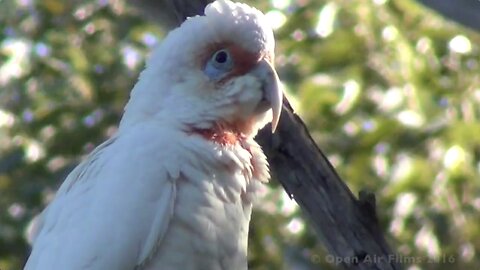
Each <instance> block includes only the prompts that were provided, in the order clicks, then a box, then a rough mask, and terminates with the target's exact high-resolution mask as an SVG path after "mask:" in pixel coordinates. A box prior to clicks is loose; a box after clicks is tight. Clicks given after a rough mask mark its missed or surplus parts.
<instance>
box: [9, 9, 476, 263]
mask: <svg viewBox="0 0 480 270" xmlns="http://www.w3.org/2000/svg"><path fill="white" fill-rule="evenodd" d="M132 2H134V1H132ZM247 2H248V3H250V4H252V5H254V6H256V7H258V8H259V9H261V10H262V11H264V12H265V13H267V16H269V18H270V21H271V23H272V26H273V27H274V28H275V32H276V38H277V41H278V45H277V50H276V51H277V59H276V66H277V70H278V72H279V74H280V77H281V79H282V80H283V83H284V84H285V87H286V89H287V92H288V93H287V95H288V97H289V99H290V100H291V102H292V103H293V105H294V107H295V108H296V110H297V111H298V113H299V114H300V115H301V117H302V118H303V119H304V121H305V122H306V123H307V125H308V127H309V129H310V131H311V134H312V136H313V137H314V138H315V140H316V141H317V142H318V144H319V146H320V147H321V148H322V149H323V150H324V152H325V153H326V154H327V156H328V157H329V159H330V160H331V162H332V163H333V164H334V165H335V167H336V168H337V170H338V172H339V174H340V175H341V176H342V178H343V179H344V180H345V181H346V182H347V184H348V185H349V187H350V188H351V189H352V191H353V192H354V193H358V191H360V190H362V189H367V190H370V191H373V192H375V194H376V196H377V203H378V214H379V218H380V224H381V226H382V229H383V230H384V232H385V235H386V237H387V239H388V241H389V243H390V244H391V245H392V247H393V248H394V249H395V250H396V251H397V252H398V253H399V254H400V255H401V256H404V257H403V258H404V259H405V260H406V261H407V262H409V264H408V267H407V268H408V269H412V270H413V269H480V256H479V252H480V227H479V221H480V179H479V176H480V119H479V117H480V109H479V105H480V64H479V60H480V48H479V44H480V35H479V34H478V33H476V32H475V31H473V30H469V29H466V28H464V27H462V26H460V25H457V24H455V23H453V22H452V21H448V20H447V19H445V18H442V17H441V16H440V15H438V14H436V13H435V12H433V11H430V10H428V9H426V8H425V7H423V6H421V5H420V4H418V3H417V2H414V1H411V0H357V1H350V0H335V1H323V0H271V1H253V0H252V1H247ZM150 15H151V14H150ZM151 17H152V16H150V18H151ZM153 17H155V16H153ZM166 32H167V29H166V28H164V27H162V25H160V24H159V23H158V21H157V20H153V21H152V20H150V19H147V18H146V16H145V14H144V13H142V11H141V10H138V9H136V8H134V7H133V6H131V5H129V4H127V3H126V1H124V0H96V1H93V0H86V1H62V0H36V1H35V0H0V269H2V270H9V269H20V268H21V267H22V266H23V264H24V262H25V260H26V257H27V256H28V253H29V246H28V244H27V240H26V231H27V228H28V224H29V222H30V221H31V219H32V218H33V217H34V216H35V215H37V214H38V213H39V212H40V211H41V210H42V209H43V208H44V207H45V205H46V204H47V203H48V202H49V201H50V200H51V199H52V197H53V196H54V194H55V190H56V189H57V188H58V186H59V185H60V184H61V182H62V181H63V179H64V177H65V176H66V175H67V174H68V173H69V171H70V170H71V169H72V168H73V167H74V166H75V165H76V164H78V162H79V161H80V160H81V159H82V158H83V157H85V155H87V154H88V153H89V152H91V151H92V149H94V147H95V146H96V145H98V144H99V143H101V142H102V141H103V140H105V138H107V137H108V136H110V135H111V134H113V133H114V132H115V130H116V126H117V123H118V121H119V118H120V116H121V114H122V109H123V106H124V105H125V103H126V101H127V99H128V95H129V91H130V89H131V88H132V86H133V85H134V84H135V81H136V78H137V76H138V73H139V72H140V71H141V69H142V68H143V65H144V61H145V58H146V57H147V56H148V54H149V53H150V52H151V50H152V49H153V47H154V46H155V45H156V44H158V43H159V42H161V40H162V37H164V35H165V33H166ZM199 34H201V33H199ZM338 214H341V213H338ZM251 226H252V228H251V233H250V246H249V249H250V250H249V260H250V269H255V270H260V269H296V270H303V269H305V270H306V269H335V268H336V266H335V265H334V264H331V263H329V262H328V261H329V257H327V256H326V253H325V251H324V249H323V248H322V244H321V243H320V242H319V241H318V240H317V238H316V236H315V233H314V232H313V231H312V230H311V228H310V227H309V224H308V221H306V220H304V219H303V218H302V215H301V213H300V211H299V209H298V207H297V206H296V204H295V203H294V202H293V201H291V200H290V199H289V198H288V197H287V196H286V194H285V193H284V191H283V190H282V188H281V187H280V186H279V185H278V183H276V181H275V180H274V179H273V180H272V181H271V183H270V184H269V185H268V186H267V187H266V188H265V191H264V193H263V197H262V199H261V200H260V202H259V203H258V207H257V210H256V211H255V213H254V216H253V221H252V223H251Z"/></svg>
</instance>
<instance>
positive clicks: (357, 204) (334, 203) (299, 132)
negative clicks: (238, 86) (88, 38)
mask: <svg viewBox="0 0 480 270" xmlns="http://www.w3.org/2000/svg"><path fill="white" fill-rule="evenodd" d="M138 2H140V3H141V5H142V7H143V9H145V8H147V9H148V10H149V13H152V11H154V10H158V11H159V12H167V10H168V9H165V7H166V6H168V7H169V8H170V9H171V10H169V12H171V14H170V15H169V16H166V15H162V16H156V17H161V18H167V17H168V18H169V21H168V23H172V22H173V24H175V22H176V24H177V25H179V24H180V23H182V22H183V21H184V20H185V19H186V18H187V17H189V16H193V15H201V14H203V9H204V7H205V6H206V5H207V4H208V3H209V2H212V1H210V0H196V1H188V0H169V1H167V3H165V2H164V3H161V4H160V5H161V6H162V8H155V6H157V7H158V6H159V4H158V2H159V1H154V0H142V1H138ZM160 2H161V1H160ZM172 15H173V16H172ZM256 140H257V141H258V142H259V144H260V145H261V146H262V148H263V150H264V152H265V154H266V155H267V158H268V161H269V164H270V167H271V169H272V173H273V175H274V178H275V179H277V180H278V181H279V182H280V183H281V184H282V186H283V187H284V189H285V191H286V192H287V193H288V195H289V196H290V197H291V198H293V199H294V200H295V201H296V202H297V203H298V204H299V205H300V208H301V209H302V211H303V213H304V214H305V215H307V216H308V217H309V219H310V221H311V224H312V226H313V227H314V228H315V230H316V232H317V233H318V235H319V237H320V239H321V240H322V242H323V244H324V245H325V247H326V248H327V250H328V252H329V253H330V254H331V255H332V256H333V257H332V258H334V259H335V260H337V263H338V264H340V265H342V266H343V267H344V268H345V269H362V270H364V269H382V270H387V269H400V264H399V263H397V260H396V259H399V257H396V256H395V255H394V253H393V252H392V251H391V249H390V248H389V246H388V244H387V243H386V241H385V239H384V237H383V234H382V230H381V229H380V226H379V225H378V220H377V216H376V212H375V196H374V195H373V194H370V193H366V192H363V193H362V192H361V194H360V199H359V200H357V199H356V198H355V196H354V195H353V194H352V192H351V191H350V190H349V188H348V186H347V185H346V184H345V183H344V182H343V181H342V180H341V179H340V177H339V176H338V174H337V173H336V171H335V169H334V168H333V166H332V164H331V163H330V162H329V161H328V159H327V158H326V157H325V155H324V154H323V153H322V151H321V150H320V149H319V148H318V147H317V145H316V144H315V142H314V141H313V139H312V137H311V136H310V134H309V132H308V130H307V128H306V127H305V124H304V123H303V122H302V120H301V119H300V118H299V117H298V116H297V115H296V114H295V112H294V111H293V110H292V108H291V106H290V104H289V103H288V100H286V99H284V106H283V110H282V116H281V119H280V123H279V125H278V128H277V131H276V133H275V134H272V133H271V129H270V127H269V126H267V127H265V128H264V129H262V130H261V131H260V132H259V134H258V135H257V137H256Z"/></svg>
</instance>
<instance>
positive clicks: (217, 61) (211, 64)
mask: <svg viewBox="0 0 480 270" xmlns="http://www.w3.org/2000/svg"><path fill="white" fill-rule="evenodd" d="M233 66H234V62H233V57H232V55H231V53H230V51H229V50H227V49H220V50H218V51H216V52H215V53H214V54H212V56H211V57H210V59H209V60H208V62H207V64H206V65H205V68H204V73H205V75H207V76H208V77H209V78H210V79H211V80H214V81H220V80H221V79H222V78H224V77H225V76H226V75H228V73H229V72H230V71H232V69H233Z"/></svg>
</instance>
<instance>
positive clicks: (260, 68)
mask: <svg viewBox="0 0 480 270" xmlns="http://www.w3.org/2000/svg"><path fill="white" fill-rule="evenodd" d="M251 73H252V74H253V75H254V76H256V77H257V78H259V79H260V80H261V82H262V90H263V98H264V100H265V101H266V102H267V103H268V104H267V106H268V107H270V108H271V109H272V115H273V118H272V133H273V132H275V129H277V125H278V121H279V120H280V113H281V112H282V99H283V93H282V90H281V89H280V79H279V78H278V75H277V72H276V71H275V69H274V68H273V67H272V65H271V64H270V63H269V62H268V61H266V60H265V59H263V60H261V61H260V62H258V64H257V65H256V67H255V68H254V69H253V70H252V72H251Z"/></svg>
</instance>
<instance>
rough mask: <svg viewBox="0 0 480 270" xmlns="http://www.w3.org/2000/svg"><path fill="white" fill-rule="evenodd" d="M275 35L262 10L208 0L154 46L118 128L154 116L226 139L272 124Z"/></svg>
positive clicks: (278, 102) (277, 93) (276, 99)
mask: <svg viewBox="0 0 480 270" xmlns="http://www.w3.org/2000/svg"><path fill="white" fill-rule="evenodd" d="M274 42H275V41H274V37H273V32H272V29H271V28H270V27H269V24H268V22H267V20H266V18H265V16H264V15H263V14H262V13H261V12H260V11H258V10H256V9H254V8H251V7H249V6H247V5H245V4H239V3H233V2H230V1H225V0H218V1H216V2H214V3H212V4H210V5H208V6H207V7H206V9H205V16H196V17H192V18H189V19H187V20H186V21H185V22H184V23H183V24H182V25H181V26H180V27H179V28H177V29H175V30H173V31H172V32H170V33H169V34H168V35H167V37H166V38H165V39H164V40H163V42H162V44H161V45H160V46H159V47H158V48H157V49H156V50H155V51H154V52H153V53H152V55H151V58H150V59H149V60H148V61H147V66H146V69H145V70H144V71H143V72H142V74H141V76H140V79H139V82H138V83H137V85H136V86H135V88H134V89H133V91H132V94H131V97H130V101H129V103H128V105H127V107H126V110H125V115H124V117H123V119H122V123H121V126H120V128H122V126H131V125H134V124H135V123H137V122H138V121H142V120H144V119H152V120H155V121H156V120H158V121H159V123H160V124H166V125H176V126H177V127H178V128H182V129H184V130H185V131H187V132H197V133H200V134H203V135H205V136H211V138H217V139H218V140H220V141H222V142H227V143H228V141H229V138H233V139H234V138H235V136H238V135H241V136H254V135H255V133H256V132H257V130H258V129H259V128H261V127H263V126H264V125H265V124H266V123H267V122H268V121H270V120H271V121H272V130H275V128H276V125H277V123H278V120H279V117H280V112H281V106H282V91H281V90H280V88H279V87H280V85H279V79H278V76H277V74H276V71H275V69H274V67H273V60H274V46H275V44H274ZM270 111H271V112H272V113H271V114H270V113H269V112H270ZM269 115H270V116H269ZM215 136H216V137H215ZM232 136H233V137H232ZM225 140H226V141H225Z"/></svg>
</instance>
